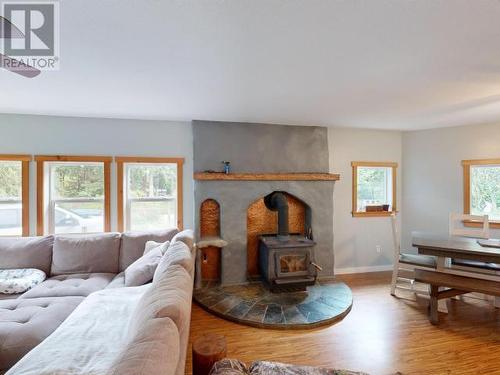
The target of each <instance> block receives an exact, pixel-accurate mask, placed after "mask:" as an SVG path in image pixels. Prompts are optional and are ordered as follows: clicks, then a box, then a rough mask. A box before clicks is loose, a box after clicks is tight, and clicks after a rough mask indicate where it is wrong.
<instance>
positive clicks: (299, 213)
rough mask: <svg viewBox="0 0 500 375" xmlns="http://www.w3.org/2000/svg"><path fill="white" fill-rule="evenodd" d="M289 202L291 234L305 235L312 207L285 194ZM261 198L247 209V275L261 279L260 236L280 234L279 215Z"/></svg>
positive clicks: (251, 278) (250, 277)
mask: <svg viewBox="0 0 500 375" xmlns="http://www.w3.org/2000/svg"><path fill="white" fill-rule="evenodd" d="M284 194H285V196H286V199H287V202H288V226H289V230H290V233H291V234H302V235H305V234H306V233H305V231H306V228H305V223H306V213H307V211H309V212H310V207H309V206H308V205H307V204H306V203H305V202H303V201H302V200H300V199H299V198H297V197H295V196H293V195H292V194H289V193H287V192H284ZM264 198H265V197H262V198H259V199H258V200H256V201H254V202H253V203H251V204H250V205H249V206H248V209H247V274H248V278H249V279H250V280H253V279H259V278H260V272H259V236H261V235H264V234H276V233H278V213H277V212H276V211H271V210H270V209H268V208H267V207H266V205H265V203H264Z"/></svg>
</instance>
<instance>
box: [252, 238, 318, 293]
mask: <svg viewBox="0 0 500 375" xmlns="http://www.w3.org/2000/svg"><path fill="white" fill-rule="evenodd" d="M314 245H315V243H314V241H313V240H311V239H308V238H306V237H304V236H303V235H291V236H289V238H288V239H287V240H282V239H280V238H278V237H277V236H276V235H267V236H261V237H260V242H259V267H260V273H261V275H262V277H263V278H264V280H265V281H266V282H267V283H268V284H269V287H270V289H271V290H272V291H273V292H282V291H296V290H305V289H306V287H307V286H308V285H313V284H314V283H315V282H316V277H317V271H318V266H317V265H316V264H315V263H314Z"/></svg>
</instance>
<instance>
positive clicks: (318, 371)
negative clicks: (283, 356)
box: [249, 361, 368, 375]
mask: <svg viewBox="0 0 500 375" xmlns="http://www.w3.org/2000/svg"><path fill="white" fill-rule="evenodd" d="M249 373H250V374H251V375H272V374H276V375H368V374H367V373H365V372H358V371H349V370H337V369H332V368H322V367H312V366H296V365H290V364H285V363H279V362H266V361H257V362H254V363H252V364H251V365H250V368H249Z"/></svg>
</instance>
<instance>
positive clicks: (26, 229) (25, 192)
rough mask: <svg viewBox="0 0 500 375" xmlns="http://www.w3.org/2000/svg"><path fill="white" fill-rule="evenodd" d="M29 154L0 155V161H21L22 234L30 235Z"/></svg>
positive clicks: (31, 158)
mask: <svg viewBox="0 0 500 375" xmlns="http://www.w3.org/2000/svg"><path fill="white" fill-rule="evenodd" d="M31 160H33V157H32V156H31V155H5V154H3V155H0V161H20V162H21V176H22V177H21V204H22V206H23V208H22V213H21V215H22V221H21V225H22V236H23V237H27V236H29V235H30V185H29V184H30V182H29V181H30V161H31Z"/></svg>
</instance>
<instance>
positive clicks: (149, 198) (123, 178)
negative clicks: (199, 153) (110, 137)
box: [116, 157, 184, 231]
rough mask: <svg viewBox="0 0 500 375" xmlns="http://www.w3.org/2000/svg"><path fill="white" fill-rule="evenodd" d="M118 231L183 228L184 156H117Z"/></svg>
mask: <svg viewBox="0 0 500 375" xmlns="http://www.w3.org/2000/svg"><path fill="white" fill-rule="evenodd" d="M116 162H117V177H118V230H120V231H124V230H155V229H164V228H170V227H178V228H182V166H183V163H184V159H182V158H136V157H117V158H116Z"/></svg>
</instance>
